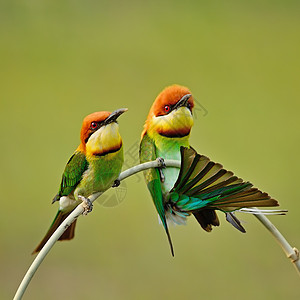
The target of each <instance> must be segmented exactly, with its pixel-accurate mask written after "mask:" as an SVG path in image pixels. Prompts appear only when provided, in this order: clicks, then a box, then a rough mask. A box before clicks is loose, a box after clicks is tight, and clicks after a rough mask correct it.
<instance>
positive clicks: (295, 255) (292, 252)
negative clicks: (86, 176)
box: [13, 160, 300, 300]
mask: <svg viewBox="0 0 300 300" xmlns="http://www.w3.org/2000/svg"><path fill="white" fill-rule="evenodd" d="M164 164H165V166H166V167H175V168H180V162H179V161H177V160H165V161H164ZM161 166H162V161H161V160H155V161H150V162H146V163H143V164H139V165H137V166H134V167H132V168H130V169H127V170H125V171H124V172H122V173H121V174H120V176H119V178H118V180H119V181H122V180H124V179H126V178H127V177H130V176H132V175H134V174H136V173H138V172H141V171H144V170H147V169H150V168H157V167H161ZM102 194H103V192H99V193H95V194H93V195H91V196H90V197H89V199H90V201H91V202H94V201H95V200H96V199H97V198H98V197H99V196H100V195H102ZM83 211H84V208H83V205H82V204H79V205H78V206H77V207H76V208H75V209H74V210H73V212H72V213H71V214H70V215H69V216H68V217H67V218H66V219H65V220H64V221H63V222H62V224H61V225H60V226H59V227H58V228H57V230H56V231H55V232H54V233H53V235H52V236H51V237H50V238H49V240H48V241H47V243H46V244H45V246H44V247H43V248H42V250H41V251H40V252H39V253H38V255H37V256H36V258H35V259H34V261H33V262H32V264H31V266H30V267H29V269H28V271H27V272H26V274H25V276H24V278H23V280H22V282H21V284H20V286H19V288H18V290H17V292H16V294H15V297H14V298H13V299H14V300H19V299H22V297H23V295H24V293H25V291H26V288H27V286H28V285H29V283H30V281H31V279H32V277H33V275H34V274H35V272H36V271H37V269H38V268H39V266H40V264H41V263H42V261H43V260H44V258H45V257H46V255H47V254H48V252H49V251H50V250H51V248H52V247H53V245H54V244H55V242H56V241H57V240H58V239H59V238H60V236H61V235H62V234H63V233H64V231H65V230H66V229H67V228H68V227H69V226H70V225H71V224H72V223H73V222H74V221H75V220H76V219H77V218H78V217H79V216H80V215H81V214H82V213H83ZM255 216H256V217H257V218H258V219H259V220H260V222H262V224H263V225H264V226H265V227H266V228H267V229H268V230H269V231H270V232H271V234H272V235H273V236H274V237H275V238H276V240H277V241H278V242H279V244H280V246H281V247H282V249H283V251H284V252H285V253H286V255H287V257H288V258H290V259H291V261H292V263H293V264H294V266H295V267H296V269H297V271H298V272H299V274H300V260H299V252H298V250H297V249H296V248H292V247H291V246H290V245H289V243H288V242H287V241H286V239H285V238H284V237H283V236H282V234H281V233H280V232H279V231H278V230H277V228H276V227H275V226H274V225H273V224H272V223H271V222H270V221H269V220H268V219H267V218H266V217H265V216H264V215H263V214H257V213H256V214H255Z"/></svg>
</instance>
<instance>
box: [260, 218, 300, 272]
mask: <svg viewBox="0 0 300 300" xmlns="http://www.w3.org/2000/svg"><path fill="white" fill-rule="evenodd" d="M254 216H255V217H256V218H257V219H258V220H259V221H260V222H261V223H262V224H263V225H264V226H265V227H266V228H267V229H268V230H269V231H270V232H271V234H272V235H273V236H274V238H275V239H276V240H277V242H278V243H279V245H280V246H281V248H282V250H283V252H284V253H285V254H286V256H287V257H288V258H289V259H290V260H291V262H292V264H293V265H294V266H295V268H296V270H297V272H298V274H299V275H300V260H299V250H298V249H297V248H295V247H294V248H292V246H291V245H290V244H289V243H288V242H287V240H286V239H285V238H284V236H283V235H282V234H281V233H280V232H279V230H278V229H277V228H276V227H275V226H274V225H273V224H272V223H271V222H270V220H269V219H268V218H267V217H266V216H264V215H262V214H255V215H254Z"/></svg>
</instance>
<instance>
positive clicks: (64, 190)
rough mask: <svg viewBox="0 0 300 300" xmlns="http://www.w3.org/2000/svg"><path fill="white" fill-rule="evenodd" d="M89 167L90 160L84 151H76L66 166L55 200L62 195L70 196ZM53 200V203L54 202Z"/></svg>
mask: <svg viewBox="0 0 300 300" xmlns="http://www.w3.org/2000/svg"><path fill="white" fill-rule="evenodd" d="M87 168H88V162H87V160H86V158H85V155H84V153H82V152H80V151H75V153H74V154H73V155H72V156H71V158H70V159H69V161H68V162H67V165H66V167H65V170H64V173H63V175H62V179H61V184H60V189H59V192H58V194H57V195H56V196H55V197H54V199H53V202H55V201H57V200H59V198H60V197H62V196H68V195H69V194H70V193H71V192H73V190H74V189H75V188H76V186H77V185H78V183H79V182H80V180H81V178H82V174H83V173H84V171H85V170H86V169H87ZM53 202H52V203H53Z"/></svg>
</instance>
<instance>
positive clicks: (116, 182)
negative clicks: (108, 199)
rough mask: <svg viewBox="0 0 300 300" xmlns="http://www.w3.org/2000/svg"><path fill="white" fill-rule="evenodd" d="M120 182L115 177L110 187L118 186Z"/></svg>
mask: <svg viewBox="0 0 300 300" xmlns="http://www.w3.org/2000/svg"><path fill="white" fill-rule="evenodd" d="M120 184H121V181H120V180H119V179H116V180H115V181H114V183H113V185H112V186H111V187H113V188H114V187H118V186H119V185H120Z"/></svg>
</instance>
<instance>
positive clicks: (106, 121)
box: [104, 108, 128, 125]
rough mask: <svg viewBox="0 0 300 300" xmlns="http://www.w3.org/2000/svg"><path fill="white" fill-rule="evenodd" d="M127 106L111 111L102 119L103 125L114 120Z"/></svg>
mask: <svg viewBox="0 0 300 300" xmlns="http://www.w3.org/2000/svg"><path fill="white" fill-rule="evenodd" d="M127 110H128V108H119V109H116V110H115V111H113V112H112V113H111V114H110V115H109V116H108V117H107V118H106V119H105V121H104V124H105V125H108V124H110V123H112V122H115V121H116V120H117V119H118V118H119V117H120V116H121V115H122V114H123V113H124V112H125V111H127Z"/></svg>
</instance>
